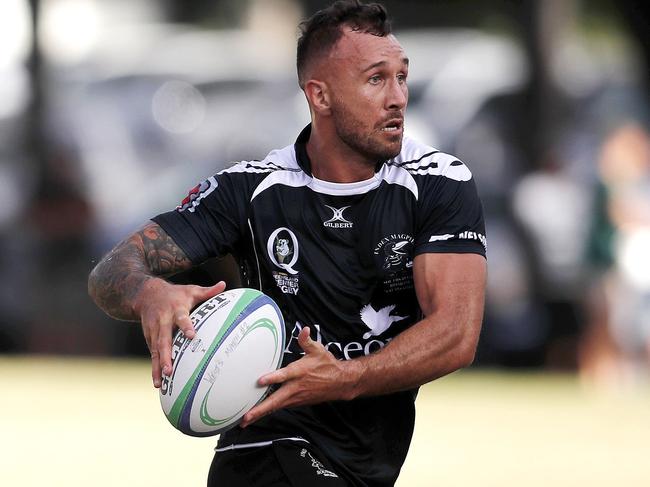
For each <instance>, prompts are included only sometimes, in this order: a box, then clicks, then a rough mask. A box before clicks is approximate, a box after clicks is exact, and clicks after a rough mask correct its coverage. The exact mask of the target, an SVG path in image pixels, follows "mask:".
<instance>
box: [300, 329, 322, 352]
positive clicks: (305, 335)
mask: <svg viewBox="0 0 650 487" xmlns="http://www.w3.org/2000/svg"><path fill="white" fill-rule="evenodd" d="M309 333H310V330H309V327H308V326H305V327H304V328H303V329H302V330H300V333H299V334H298V345H300V348H302V349H303V351H304V352H305V353H307V354H310V353H316V352H318V351H319V350H320V347H321V346H322V345H320V344H319V343H318V342H315V341H314V340H312V339H311V337H310V336H309Z"/></svg>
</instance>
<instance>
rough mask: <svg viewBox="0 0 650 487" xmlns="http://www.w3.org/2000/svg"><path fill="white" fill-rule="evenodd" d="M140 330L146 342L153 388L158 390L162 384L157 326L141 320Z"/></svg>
mask: <svg viewBox="0 0 650 487" xmlns="http://www.w3.org/2000/svg"><path fill="white" fill-rule="evenodd" d="M142 330H143V332H144V336H145V340H146V341H147V347H149V353H150V354H151V380H152V381H153V386H154V387H156V388H158V387H160V384H161V383H162V375H161V369H160V356H159V353H158V348H157V344H158V326H157V324H155V325H153V326H152V325H151V324H150V322H149V320H146V319H143V320H142Z"/></svg>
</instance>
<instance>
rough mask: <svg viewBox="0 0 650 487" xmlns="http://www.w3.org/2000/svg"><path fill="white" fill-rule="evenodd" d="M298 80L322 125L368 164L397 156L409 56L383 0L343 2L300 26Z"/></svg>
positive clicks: (315, 15) (399, 146) (405, 96)
mask: <svg viewBox="0 0 650 487" xmlns="http://www.w3.org/2000/svg"><path fill="white" fill-rule="evenodd" d="M301 32H302V34H301V36H300V38H299V40H298V53H297V68H298V79H299V83H300V86H301V88H302V89H303V90H304V92H305V95H306V97H307V100H308V102H309V105H310V110H311V113H312V119H313V122H314V124H315V125H316V126H317V127H318V126H321V127H322V126H324V125H325V126H328V127H330V128H331V131H332V132H333V133H334V134H335V136H336V137H337V138H338V140H339V141H340V142H342V143H343V144H344V145H345V146H347V147H348V148H349V149H352V150H353V151H355V152H356V153H358V154H360V155H362V156H363V157H364V158H365V159H367V160H368V161H373V160H378V159H388V158H390V157H393V156H395V155H397V154H398V153H399V151H400V149H401V145H402V134H403V121H404V110H405V108H406V103H407V100H408V89H407V87H406V75H407V73H408V59H407V58H406V56H405V55H404V51H403V50H402V47H401V46H400V45H399V43H398V42H397V39H395V37H394V36H393V35H392V34H391V28H390V22H389V21H388V17H387V14H386V10H385V9H384V7H383V6H381V5H379V4H376V3H374V4H362V3H360V2H359V1H357V0H340V1H337V2H335V3H334V4H332V5H331V6H330V7H328V8H327V9H324V10H321V11H319V12H317V13H316V14H314V15H313V16H312V17H311V18H310V19H308V20H306V21H305V22H303V23H302V24H301Z"/></svg>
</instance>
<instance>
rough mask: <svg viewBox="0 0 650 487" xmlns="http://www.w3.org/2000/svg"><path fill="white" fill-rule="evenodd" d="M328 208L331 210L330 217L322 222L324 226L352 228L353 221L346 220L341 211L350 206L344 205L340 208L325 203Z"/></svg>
mask: <svg viewBox="0 0 650 487" xmlns="http://www.w3.org/2000/svg"><path fill="white" fill-rule="evenodd" d="M325 206H327V207H328V208H329V209H330V210H332V213H333V215H332V218H330V219H329V220H327V221H326V222H323V226H324V227H328V228H352V225H353V223H352V222H351V221H349V220H346V219H345V217H344V216H343V212H344V211H345V210H347V209H348V208H350V207H349V206H344V207H342V208H334V207H333V206H329V205H325Z"/></svg>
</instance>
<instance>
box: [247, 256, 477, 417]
mask: <svg viewBox="0 0 650 487" xmlns="http://www.w3.org/2000/svg"><path fill="white" fill-rule="evenodd" d="M486 270H487V266H486V262H485V259H484V258H483V257H481V256H479V255H475V254H422V255H419V256H417V257H416V258H415V262H414V279H415V288H416V292H417V296H418V301H419V303H420V307H421V308H422V311H423V312H424V315H425V317H424V319H422V320H421V321H419V322H418V323H416V324H415V325H413V326H412V327H411V328H409V329H407V330H405V331H404V332H402V333H401V334H399V335H398V336H397V337H395V338H394V339H393V340H392V341H391V342H390V343H389V344H388V345H387V346H385V347H384V348H383V349H381V350H380V351H378V352H376V353H374V354H371V355H368V356H366V357H361V358H358V359H354V360H348V361H339V360H336V359H335V358H334V356H333V355H332V354H331V353H330V352H328V351H327V350H325V348H324V347H323V346H322V345H321V344H320V343H317V342H315V341H313V340H311V339H310V338H309V329H308V328H307V327H305V328H303V330H302V331H301V333H300V335H299V337H298V342H299V344H300V345H301V347H302V348H303V350H304V351H305V356H304V357H303V358H301V359H300V360H298V361H296V362H293V363H291V364H289V365H288V366H287V367H285V368H283V369H279V370H277V371H275V372H272V373H270V374H267V375H265V376H264V377H262V378H261V379H260V383H261V384H262V385H268V384H275V383H282V387H280V388H279V389H278V390H277V391H276V392H275V393H273V394H271V395H270V396H269V397H268V398H267V399H266V400H265V401H264V402H262V403H261V404H259V405H258V406H256V407H255V408H253V409H252V410H251V411H249V412H248V413H247V414H246V416H245V417H244V421H243V423H242V425H243V426H246V425H248V424H250V423H252V422H254V421H257V420H258V419H260V418H261V417H263V416H265V415H266V414H269V413H270V412H272V411H275V410H277V409H280V408H284V407H290V406H298V405H304V404H314V403H319V402H324V401H331V400H341V399H344V400H349V399H354V398H355V397H359V396H372V395H380V394H388V393H391V392H396V391H400V390H405V389H411V388H413V387H417V386H420V385H422V384H425V383H427V382H429V381H432V380H434V379H437V378H438V377H442V376H443V375H446V374H449V373H450V372H453V371H454V370H457V369H459V368H461V367H465V366H467V365H469V364H470V363H471V362H472V361H473V359H474V353H475V350H476V345H477V343H478V337H479V333H480V329H481V322H482V318H483V305H484V295H485V280H486Z"/></svg>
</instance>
